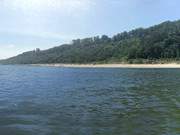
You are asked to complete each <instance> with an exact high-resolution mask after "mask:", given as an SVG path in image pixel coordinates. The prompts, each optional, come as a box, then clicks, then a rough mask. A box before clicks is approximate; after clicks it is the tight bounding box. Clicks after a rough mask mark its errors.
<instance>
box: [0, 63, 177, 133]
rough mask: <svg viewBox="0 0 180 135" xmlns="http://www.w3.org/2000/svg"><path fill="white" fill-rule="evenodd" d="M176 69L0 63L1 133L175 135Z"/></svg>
mask: <svg viewBox="0 0 180 135" xmlns="http://www.w3.org/2000/svg"><path fill="white" fill-rule="evenodd" d="M179 134H180V69H111V68H109V69H101V68H97V69H96V68H93V69H91V68H48V67H32V66H0V135H179Z"/></svg>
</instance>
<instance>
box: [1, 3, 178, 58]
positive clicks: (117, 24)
mask: <svg viewBox="0 0 180 135" xmlns="http://www.w3.org/2000/svg"><path fill="white" fill-rule="evenodd" d="M179 5H180V0H0V18H1V22H0V59H2V58H7V57H11V56H14V55H16V54H19V53H22V52H24V51H28V50H32V49H35V48H41V49H47V48H50V47H53V46H58V45H60V44H62V43H69V42H70V41H71V40H72V39H74V38H84V37H91V36H96V35H102V34H107V35H109V36H112V35H114V34H116V33H119V32H122V31H125V30H126V31H129V30H131V29H134V28H138V27H148V26H151V25H154V24H158V23H161V22H163V21H166V20H172V21H173V20H178V19H180V14H179V13H180V8H179Z"/></svg>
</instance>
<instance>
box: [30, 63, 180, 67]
mask: <svg viewBox="0 0 180 135" xmlns="http://www.w3.org/2000/svg"><path fill="white" fill-rule="evenodd" d="M31 65H32V66H41V67H72V68H180V64H177V63H169V64H31Z"/></svg>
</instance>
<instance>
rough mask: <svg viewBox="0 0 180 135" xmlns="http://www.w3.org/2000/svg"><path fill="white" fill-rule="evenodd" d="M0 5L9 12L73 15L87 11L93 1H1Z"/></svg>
mask: <svg viewBox="0 0 180 135" xmlns="http://www.w3.org/2000/svg"><path fill="white" fill-rule="evenodd" d="M1 4H2V5H3V6H4V7H5V8H9V9H11V10H21V11H23V12H42V11H54V10H56V11H57V10H58V11H59V12H63V13H67V12H70V13H73V12H76V11H77V12H80V11H86V10H89V9H90V8H91V7H92V6H93V5H94V4H95V2H94V1H93V0H13V1H12V0H3V1H1Z"/></svg>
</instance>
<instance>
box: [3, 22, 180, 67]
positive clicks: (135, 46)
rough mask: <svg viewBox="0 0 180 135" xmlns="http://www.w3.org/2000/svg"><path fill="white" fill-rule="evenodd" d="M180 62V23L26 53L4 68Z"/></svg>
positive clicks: (104, 36) (9, 61) (74, 41)
mask: <svg viewBox="0 0 180 135" xmlns="http://www.w3.org/2000/svg"><path fill="white" fill-rule="evenodd" d="M179 58H180V20H179V21H174V22H171V21H167V22H164V23H161V24H159V25H155V26H153V27H150V28H146V29H144V28H138V29H135V30H132V31H130V32H123V33H119V34H117V35H115V36H113V37H112V38H109V37H108V36H106V35H103V36H101V37H99V36H96V37H91V38H85V39H77V40H73V41H72V44H64V45H61V46H58V47H54V48H51V49H48V50H43V51H41V50H39V49H36V50H34V51H30V52H25V53H23V54H20V55H18V56H15V57H12V58H9V59H6V60H3V61H1V63H4V64H36V63H93V62H94V63H98V62H103V63H108V62H109V63H111V62H129V61H131V62H132V61H139V62H142V61H156V60H166V59H167V60H168V59H171V60H173V59H174V60H178V59H179Z"/></svg>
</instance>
